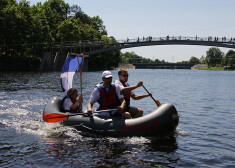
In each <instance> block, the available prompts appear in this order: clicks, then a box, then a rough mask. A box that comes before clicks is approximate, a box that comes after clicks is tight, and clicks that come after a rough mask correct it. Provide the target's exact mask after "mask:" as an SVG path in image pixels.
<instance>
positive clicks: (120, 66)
mask: <svg viewBox="0 0 235 168" xmlns="http://www.w3.org/2000/svg"><path fill="white" fill-rule="evenodd" d="M121 68H123V69H135V66H134V65H132V64H124V63H120V64H118V67H117V68H116V69H121Z"/></svg>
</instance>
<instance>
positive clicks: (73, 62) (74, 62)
mask: <svg viewBox="0 0 235 168" xmlns="http://www.w3.org/2000/svg"><path fill="white" fill-rule="evenodd" d="M78 67H79V64H78V58H77V56H76V55H69V56H68V58H67V59H66V60H65V63H64V66H63V69H62V73H64V72H76V70H77V69H78Z"/></svg>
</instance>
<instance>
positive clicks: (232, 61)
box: [221, 50, 235, 67]
mask: <svg viewBox="0 0 235 168" xmlns="http://www.w3.org/2000/svg"><path fill="white" fill-rule="evenodd" d="M221 64H222V65H224V66H226V67H227V66H229V67H234V66H235V51H234V50H229V51H228V52H227V53H226V55H225V57H223V59H222V62H221Z"/></svg>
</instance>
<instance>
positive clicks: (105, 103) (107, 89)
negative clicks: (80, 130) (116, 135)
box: [87, 71, 131, 119]
mask: <svg viewBox="0 0 235 168" xmlns="http://www.w3.org/2000/svg"><path fill="white" fill-rule="evenodd" d="M112 79H113V75H112V73H111V72H110V71H104V72H103V73H102V80H103V82H102V83H99V84H97V85H96V87H95V89H94V90H93V92H92V93H91V97H90V100H89V103H88V104H87V113H88V115H91V114H92V107H93V105H94V103H96V102H98V103H99V107H98V109H97V110H107V109H117V110H116V111H112V112H110V113H108V112H106V115H109V116H115V117H122V118H124V119H130V118H131V115H130V113H128V112H124V111H123V110H124V108H125V105H126V101H125V100H124V96H123V94H122V92H121V88H120V87H119V86H118V85H115V84H114V83H112Z"/></svg>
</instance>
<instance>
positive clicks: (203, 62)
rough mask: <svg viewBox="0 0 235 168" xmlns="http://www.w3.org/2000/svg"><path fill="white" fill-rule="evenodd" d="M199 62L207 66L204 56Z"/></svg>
mask: <svg viewBox="0 0 235 168" xmlns="http://www.w3.org/2000/svg"><path fill="white" fill-rule="evenodd" d="M199 61H200V63H201V64H206V58H205V57H204V56H203V55H202V56H201V58H200V60H199Z"/></svg>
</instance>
